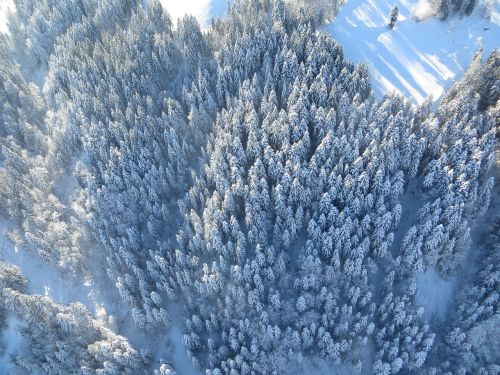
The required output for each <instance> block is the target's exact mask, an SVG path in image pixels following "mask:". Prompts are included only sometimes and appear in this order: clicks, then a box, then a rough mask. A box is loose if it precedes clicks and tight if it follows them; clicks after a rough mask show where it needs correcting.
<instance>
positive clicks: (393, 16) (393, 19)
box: [388, 5, 399, 30]
mask: <svg viewBox="0 0 500 375" xmlns="http://www.w3.org/2000/svg"><path fill="white" fill-rule="evenodd" d="M398 16H399V9H398V7H397V5H394V6H393V7H392V9H391V13H390V14H389V23H388V26H389V28H390V29H391V30H392V29H393V28H394V25H396V21H397V20H398Z"/></svg>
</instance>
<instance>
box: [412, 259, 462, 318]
mask: <svg viewBox="0 0 500 375" xmlns="http://www.w3.org/2000/svg"><path fill="white" fill-rule="evenodd" d="M416 276H417V290H418V294H417V301H418V302H419V305H421V306H423V307H424V318H425V319H426V320H429V319H431V318H432V317H433V316H435V317H437V318H438V319H439V320H444V319H445V318H446V312H447V310H448V306H449V304H450V303H451V302H452V297H453V293H454V290H455V283H456V281H455V279H454V278H452V279H450V280H445V279H443V278H442V277H441V276H440V275H439V274H438V273H437V272H436V270H434V268H428V269H427V270H426V271H425V272H418V273H417V275H416Z"/></svg>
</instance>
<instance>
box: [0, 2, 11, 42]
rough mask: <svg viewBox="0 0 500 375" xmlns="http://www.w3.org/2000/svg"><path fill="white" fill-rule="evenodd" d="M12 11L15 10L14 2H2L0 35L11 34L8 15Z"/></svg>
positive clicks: (0, 4)
mask: <svg viewBox="0 0 500 375" xmlns="http://www.w3.org/2000/svg"><path fill="white" fill-rule="evenodd" d="M12 10H15V5H14V2H13V0H0V34H6V33H8V32H9V25H8V24H7V13H8V12H9V11H12Z"/></svg>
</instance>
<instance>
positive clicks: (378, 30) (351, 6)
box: [326, 0, 500, 104]
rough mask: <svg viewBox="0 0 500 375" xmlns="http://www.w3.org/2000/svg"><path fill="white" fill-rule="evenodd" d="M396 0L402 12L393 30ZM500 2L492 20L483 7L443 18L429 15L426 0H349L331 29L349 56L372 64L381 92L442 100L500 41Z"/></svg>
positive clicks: (419, 99)
mask: <svg viewBox="0 0 500 375" xmlns="http://www.w3.org/2000/svg"><path fill="white" fill-rule="evenodd" d="M395 5H396V6H397V7H398V9H399V18H398V21H397V22H396V26H395V28H394V30H389V28H388V27H387V23H388V20H389V12H390V10H391V8H392V7H393V6H395ZM499 7H500V2H498V1H497V2H496V9H494V11H493V14H492V16H491V17H490V18H491V20H489V19H486V18H484V17H482V16H481V14H480V13H481V9H480V7H478V9H477V10H476V11H475V13H474V14H472V15H471V16H469V17H464V18H461V19H460V18H458V17H456V18H449V19H447V20H446V21H440V20H438V19H436V18H435V17H426V16H427V15H428V14H429V11H428V10H429V5H428V4H427V2H426V0H420V1H416V0H395V1H388V0H348V1H347V3H346V4H345V5H344V6H343V7H342V8H341V10H340V12H339V14H338V16H337V18H336V19H335V20H334V21H333V22H332V23H331V24H329V25H327V26H326V30H327V31H329V32H330V33H331V34H332V35H333V37H334V38H335V39H336V40H337V41H338V42H339V43H341V44H342V46H343V48H344V52H345V54H346V57H347V58H348V59H351V60H353V61H355V62H365V63H366V64H368V66H369V68H370V73H371V77H372V84H373V88H374V91H375V94H376V95H377V97H379V98H380V97H382V96H383V95H384V94H386V93H389V92H392V91H397V92H399V93H401V94H404V95H405V96H407V97H411V98H412V99H413V100H414V102H416V103H417V104H420V103H422V102H423V101H424V100H425V98H426V97H427V96H429V95H432V97H433V98H434V100H437V99H438V98H439V97H440V96H441V95H442V94H443V92H444V91H445V90H446V88H448V87H449V86H450V85H451V83H452V82H453V81H455V80H456V79H459V78H460V77H461V76H462V74H463V72H464V71H465V69H466V68H467V66H468V65H469V64H470V62H471V61H472V57H473V56H474V54H475V53H476V52H477V51H478V50H479V49H480V48H483V50H484V52H485V55H488V54H489V53H490V52H491V51H492V50H493V49H495V48H498V47H499V42H498V41H499V40H500V22H499V17H498V8H499ZM422 17H424V19H423V20H422V21H417V19H418V18H422Z"/></svg>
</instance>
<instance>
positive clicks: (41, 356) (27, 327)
mask: <svg viewBox="0 0 500 375" xmlns="http://www.w3.org/2000/svg"><path fill="white" fill-rule="evenodd" d="M26 283H27V281H26V279H25V278H24V276H23V275H22V274H21V273H20V271H19V270H18V269H16V268H13V267H10V266H7V265H5V264H3V263H2V264H0V311H4V310H7V311H9V312H11V313H13V314H15V316H16V317H18V318H19V319H20V320H21V321H22V325H19V326H18V327H19V328H18V329H19V333H20V334H21V335H22V336H23V338H24V342H23V346H22V347H20V348H19V349H18V350H17V351H16V352H14V353H11V356H12V363H13V365H14V369H15V370H14V371H19V373H26V372H29V373H43V374H54V375H67V374H83V375H91V374H107V375H117V374H131V375H132V374H134V375H135V374H143V373H144V374H145V373H146V372H145V365H146V364H147V359H146V358H145V357H143V356H142V355H141V354H140V353H138V352H137V351H136V350H135V349H134V348H133V347H131V346H130V344H129V343H128V341H127V340H126V339H125V338H124V337H122V336H119V335H116V334H114V333H113V332H111V331H110V330H109V329H107V328H106V327H104V326H103V324H102V323H101V322H99V321H97V320H95V319H94V318H93V317H92V316H91V314H90V313H89V311H88V310H87V309H86V308H85V306H83V305H82V304H81V303H72V304H69V305H68V306H63V305H59V304H56V303H54V302H53V301H52V300H51V299H50V298H49V297H46V296H38V295H29V294H26V291H25V289H26ZM16 373H17V372H16Z"/></svg>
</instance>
